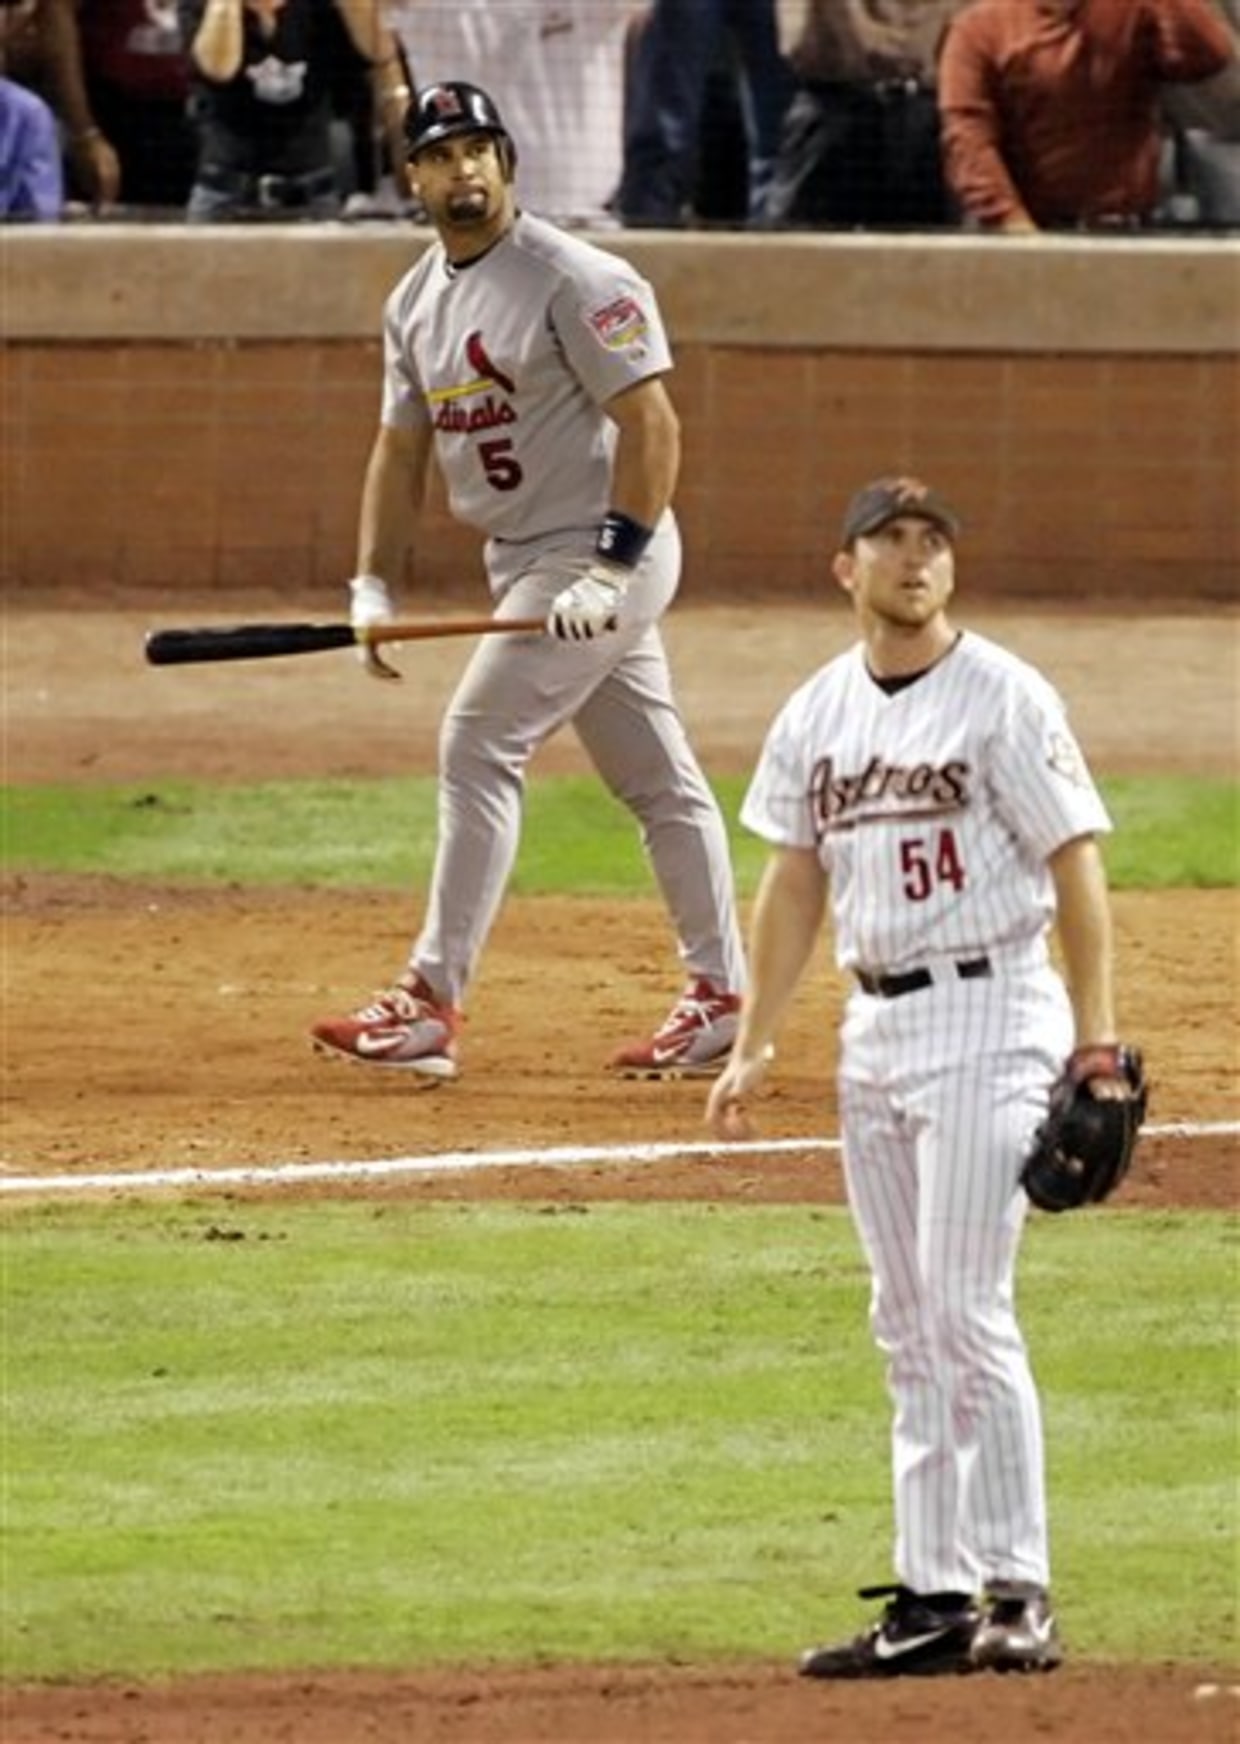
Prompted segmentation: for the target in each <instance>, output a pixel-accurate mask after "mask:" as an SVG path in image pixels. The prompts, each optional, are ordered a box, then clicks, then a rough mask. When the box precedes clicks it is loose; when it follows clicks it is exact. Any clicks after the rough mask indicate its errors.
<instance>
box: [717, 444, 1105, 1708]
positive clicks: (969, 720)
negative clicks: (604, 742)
mask: <svg viewBox="0 0 1240 1744" xmlns="http://www.w3.org/2000/svg"><path fill="white" fill-rule="evenodd" d="M957 532H958V523H957V519H956V516H955V515H954V513H953V512H952V510H951V509H950V508H949V507H948V505H947V504H946V503H945V502H944V501H943V499H942V498H941V497H940V496H939V495H937V494H936V493H935V492H934V491H932V490H929V489H928V488H927V487H926V486H925V485H922V484H920V483H919V482H918V481H917V480H915V479H898V478H892V479H880V480H877V481H875V482H874V483H873V484H871V485H868V486H866V487H865V488H864V489H863V490H861V491H860V492H859V493H858V494H857V495H856V496H855V497H854V499H853V500H852V502H851V504H850V505H849V507H848V510H847V513H846V516H845V520H844V526H843V532H842V537H841V541H840V550H839V552H838V554H837V556H836V558H835V576H836V578H837V580H838V582H839V584H840V586H841V587H842V588H843V589H844V591H845V592H846V593H848V594H849V595H850V596H851V598H852V602H853V606H854V610H855V613H856V616H857V619H858V622H859V626H860V631H861V637H860V641H859V642H858V643H857V644H856V645H855V646H854V647H853V648H852V649H850V650H848V651H847V652H845V653H844V654H842V655H841V656H839V657H838V658H836V659H834V660H832V661H830V662H829V663H828V664H827V665H826V666H824V667H823V668H822V669H821V670H820V671H819V672H817V673H816V674H815V675H814V676H813V677H811V678H810V679H809V681H808V682H807V683H806V684H804V685H803V686H802V687H801V688H800V689H799V690H798V691H797V692H796V693H795V694H794V695H793V696H792V697H791V699H790V700H789V701H788V702H787V703H786V705H785V706H784V707H783V709H782V710H781V711H780V713H779V714H778V716H777V717H776V719H775V721H774V723H773V725H772V726H771V729H770V732H769V735H768V737H767V740H766V743H765V746H764V748H763V751H762V754H761V758H760V761H759V763H758V766H757V769H756V772H755V774H754V777H753V780H752V783H751V785H750V789H749V792H748V794H747V796H746V799H745V803H744V807H743V810H742V814H741V815H742V821H743V822H744V823H745V824H746V826H747V827H748V828H750V829H751V830H753V831H754V832H755V833H756V834H757V835H759V836H761V837H763V838H764V839H765V840H766V841H767V842H768V843H769V844H770V845H771V855H770V859H769V861H768V864H767V867H766V870H765V873H764V875H763V879H762V882H761V886H760V889H759V893H758V896H757V899H756V902H755V910H754V917H753V925H752V934H751V939H750V971H751V988H750V992H749V993H748V994H747V996H746V999H745V1001H744V1005H743V1009H742V1013H741V1021H740V1029H739V1033H738V1037H737V1041H736V1045H735V1048H734V1050H733V1053H732V1057H731V1060H730V1062H729V1064H728V1065H727V1067H726V1068H725V1070H724V1072H723V1074H722V1076H721V1077H719V1079H718V1080H717V1082H716V1083H715V1084H714V1086H713V1087H712V1089H711V1092H710V1097H709V1102H708V1106H707V1114H708V1118H709V1120H710V1122H711V1124H712V1125H713V1127H714V1128H715V1130H716V1131H717V1132H718V1133H719V1134H720V1135H721V1136H724V1137H737V1136H741V1135H743V1134H745V1133H746V1132H748V1131H750V1130H752V1128H751V1125H750V1120H749V1115H748V1113H747V1104H748V1102H749V1100H750V1098H751V1097H752V1095H753V1093H754V1091H755V1090H756V1088H757V1087H758V1084H759V1082H760V1080H761V1077H762V1074H763V1071H764V1068H765V1058H764V1050H765V1049H766V1048H767V1046H768V1045H769V1044H770V1042H771V1041H772V1040H773V1039H774V1036H775V1032H776V1028H777V1026H778V1024H779V1021H780V1019H781V1017H782V1015H783V1013H784V1011H785V1008H786V1007H787V1005H788V1002H789V1000H790V998H791V996H792V994H793V991H794V988H795V986H796V984H797V982H798V980H799V978H800V976H801V973H802V971H803V969H804V968H805V965H806V963H807V961H808V959H809V956H810V953H811V950H812V947H813V944H814V941H815V938H816V936H817V934H818V932H819V929H820V926H821V924H822V921H823V918H824V915H825V912H826V908H827V905H828V901H829V903H830V909H831V915H832V921H833V928H834V940H835V951H836V958H837V961H838V964H839V967H840V968H841V969H842V970H844V971H845V972H846V973H847V975H848V976H849V978H850V980H851V981H852V984H853V990H852V992H851V995H850V997H849V999H848V1003H847V1006H846V1011H845V1017H844V1022H843V1027H842V1034H841V1047H840V1061H839V1096H840V1117H841V1126H842V1132H843V1146H844V1165H845V1175H846V1182H847V1188H848V1195H849V1201H850V1205H851V1207H852V1211H853V1215H854V1219H855V1222H856V1225H857V1229H858V1233H859V1236H860V1239H861V1242H862V1245H863V1248H864V1250H865V1253H866V1257H867V1259H868V1261H869V1265H870V1269H871V1275H872V1298H871V1324H872V1329H873V1333H874V1336H875V1340H876V1342H877V1344H878V1346H879V1348H880V1350H881V1351H882V1352H883V1354H884V1356H885V1357H886V1360H887V1378H888V1385H889V1389H890V1393H891V1397H892V1401H893V1404H894V1429H893V1449H892V1452H893V1461H892V1464H893V1480H894V1493H895V1517H896V1540H895V1557H894V1561H895V1572H896V1584H895V1585H892V1586H880V1587H875V1588H865V1589H863V1592H862V1596H863V1597H867V1598H884V1599H886V1600H887V1603H886V1605H885V1606H884V1608H883V1610H882V1613H881V1616H880V1618H879V1619H878V1620H877V1621H875V1622H873V1623H871V1624H870V1625H869V1626H868V1627H867V1628H866V1629H865V1630H864V1631H863V1632H862V1633H861V1634H860V1635H858V1636H857V1637H856V1638H855V1639H853V1640H851V1641H847V1642H844V1643H842V1644H841V1645H838V1646H829V1647H821V1648H815V1649H812V1650H811V1651H809V1652H808V1653H807V1654H805V1655H804V1657H803V1659H802V1662H801V1670H802V1672H803V1673H804V1674H805V1675H807V1676H811V1677H883V1676H891V1675H900V1674H920V1675H925V1674H927V1673H935V1672H950V1671H960V1670H972V1669H977V1668H981V1667H992V1668H994V1669H997V1670H1047V1669H1050V1668H1051V1667H1053V1666H1054V1665H1056V1664H1058V1663H1059V1660H1060V1658H1061V1648H1060V1645H1059V1640H1058V1633H1057V1628H1056V1624H1055V1620H1054V1617H1053V1614H1052V1611H1051V1605H1050V1598H1049V1592H1048V1587H1049V1579H1050V1570H1049V1559H1048V1550H1047V1521H1046V1506H1045V1497H1044V1481H1043V1449H1042V1427H1041V1419H1040V1412H1039V1404H1038V1396H1037V1392H1036V1390H1035V1386H1034V1381H1033V1378H1032V1375H1031V1372H1030V1367H1029V1361H1028V1357H1027V1354H1026V1350H1025V1345H1024V1342H1023V1339H1022V1337H1021V1333H1020V1329H1019V1327H1018V1325H1017V1321H1016V1315H1015V1309H1014V1303H1013V1277H1014V1269H1015V1262H1016V1253H1017V1246H1018V1242H1019V1238H1020V1234H1021V1229H1022V1225H1023V1223H1024V1220H1025V1215H1026V1211H1027V1205H1028V1202H1027V1200H1026V1197H1025V1194H1024V1193H1023V1191H1022V1190H1021V1189H1020V1186H1019V1176H1020V1169H1021V1164H1022V1161H1023V1158H1024V1155H1025V1153H1026V1151H1027V1150H1028V1148H1029V1144H1030V1141H1031V1139H1032V1135H1033V1133H1034V1130H1035V1128H1036V1126H1037V1124H1038V1121H1039V1119H1040V1118H1041V1117H1042V1116H1043V1115H1044V1114H1045V1112H1046V1106H1047V1097H1048V1091H1049V1088H1050V1085H1051V1083H1052V1081H1053V1080H1054V1078H1055V1076H1056V1073H1057V1072H1058V1071H1059V1069H1060V1068H1061V1066H1062V1065H1063V1063H1064V1060H1065V1057H1066V1056H1067V1055H1068V1054H1069V1052H1070V1051H1071V1050H1072V1049H1073V1048H1074V1046H1079V1047H1086V1046H1093V1045H1094V1044H1097V1045H1098V1048H1099V1054H1098V1062H1099V1064H1098V1080H1097V1082H1096V1083H1095V1088H1096V1092H1097V1093H1098V1094H1100V1095H1108V1094H1115V1095H1120V1094H1124V1093H1126V1092H1125V1090H1124V1089H1123V1088H1122V1087H1121V1086H1120V1085H1119V1083H1118V1081H1115V1082H1112V1081H1111V1078H1110V1072H1109V1065H1108V1061H1109V1059H1110V1057H1111V1053H1112V1052H1113V1050H1112V1049H1111V1048H1110V1044H1113V1043H1114V1042H1115V1040H1116V1036H1115V1023H1114V1014H1113V1010H1112V985H1111V942H1110V920H1109V904H1108V897H1107V889H1106V881H1105V875H1104V872H1103V867H1102V861H1101V856H1100V854H1099V850H1098V847H1097V842H1096V838H1097V836H1098V835H1099V834H1100V833H1102V832H1105V831H1106V830H1107V829H1108V828H1109V827H1110V826H1109V823H1108V820H1107V815H1106V812H1105V810H1104V808H1103V805H1102V802H1101V800H1100V799H1099V796H1098V793H1097V791H1096V789H1095V786H1094V783H1093V781H1092V779H1091V777H1090V775H1089V773H1088V770H1087V768H1086V765H1085V763H1084V760H1083V758H1082V755H1081V752H1080V750H1079V748H1078V746H1077V743H1076V741H1075V739H1074V737H1073V734H1072V732H1071V730H1070V728H1069V725H1068V722H1067V720H1066V718H1065V714H1064V710H1063V707H1062V705H1061V703H1060V701H1059V699H1058V697H1057V696H1056V694H1055V692H1054V691H1053V690H1052V688H1051V686H1050V685H1049V684H1048V683H1047V682H1046V681H1045V680H1044V679H1043V678H1042V677H1041V676H1040V675H1039V674H1038V673H1037V672H1035V671H1034V670H1033V669H1032V668H1031V667H1029V666H1028V665H1026V664H1025V663H1024V662H1023V661H1021V660H1019V659H1017V658H1016V657H1015V656H1013V655H1012V654H1010V653H1007V652H1006V651H1005V650H1003V649H1002V648H1000V647H998V646H996V645H995V644H994V643H993V642H990V641H988V640H986V639H984V638H983V637H981V636H978V635H974V634H972V633H970V632H968V631H965V632H961V631H958V630H957V629H955V628H954V627H953V625H952V623H951V622H950V620H949V618H948V615H947V608H948V602H949V600H950V598H951V595H952V591H953V587H954V558H955V542H956V537H957ZM1056 915H1057V923H1058V935H1059V942H1060V946H1061V949H1062V956H1063V961H1064V966H1065V970H1066V981H1067V985H1066V987H1065V984H1064V981H1063V980H1062V979H1061V978H1060V975H1059V974H1058V973H1057V972H1056V970H1055V969H1054V968H1053V967H1052V965H1051V961H1050V957H1049V954H1048V933H1049V929H1050V927H1051V924H1052V922H1053V920H1055V918H1056ZM1092 1071H1093V1068H1092V1066H1091V1073H1092ZM1092 1082H1095V1081H1094V1079H1093V1078H1092V1077H1091V1083H1092Z"/></svg>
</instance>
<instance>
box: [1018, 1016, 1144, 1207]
mask: <svg viewBox="0 0 1240 1744" xmlns="http://www.w3.org/2000/svg"><path fill="white" fill-rule="evenodd" d="M1093 1078H1114V1079H1117V1080H1118V1081H1119V1082H1120V1083H1122V1084H1125V1085H1127V1088H1128V1094H1127V1095H1126V1096H1124V1097H1121V1098H1106V1099H1103V1098H1102V1097H1098V1096H1095V1095H1094V1093H1093V1091H1092V1090H1091V1089H1090V1080H1091V1079H1093ZM1148 1100H1149V1087H1148V1085H1147V1084H1146V1079H1145V1067H1144V1064H1143V1062H1142V1059H1141V1054H1140V1051H1139V1050H1138V1049H1137V1048H1126V1047H1093V1048H1078V1049H1077V1050H1076V1052H1075V1053H1074V1054H1072V1055H1070V1056H1069V1058H1068V1060H1067V1062H1066V1064H1065V1065H1064V1068H1063V1070H1062V1072H1060V1074H1059V1076H1058V1078H1056V1080H1055V1082H1054V1084H1053V1085H1052V1086H1051V1095H1050V1106H1049V1107H1048V1109H1047V1114H1046V1119H1045V1120H1044V1121H1043V1122H1042V1124H1041V1126H1040V1127H1039V1128H1038V1130H1037V1132H1036V1134H1035V1135H1034V1140H1033V1146H1032V1148H1031V1150H1030V1152H1029V1155H1028V1156H1027V1157H1026V1159H1025V1164H1024V1167H1023V1169H1022V1170H1021V1176H1020V1180H1021V1185H1022V1187H1023V1188H1024V1189H1025V1192H1026V1193H1027V1194H1028V1195H1029V1197H1030V1199H1031V1200H1032V1201H1033V1203H1034V1204H1035V1205H1036V1206H1038V1208H1039V1209H1040V1210H1042V1211H1072V1210H1074V1209H1075V1208H1076V1207H1077V1206H1078V1205H1088V1204H1090V1203H1096V1202H1097V1201H1099V1200H1102V1199H1106V1198H1107V1197H1108V1196H1109V1195H1110V1194H1111V1193H1113V1192H1114V1191H1115V1189H1116V1187H1118V1186H1119V1184H1120V1182H1121V1181H1122V1180H1123V1178H1124V1176H1125V1175H1126V1174H1127V1173H1128V1165H1129V1164H1130V1163H1131V1161H1132V1153H1133V1151H1134V1149H1135V1148H1136V1143H1137V1134H1138V1133H1139V1132H1140V1130H1141V1123H1142V1121H1143V1120H1144V1119H1145V1110H1146V1104H1147V1102H1148Z"/></svg>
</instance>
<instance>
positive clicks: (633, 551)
mask: <svg viewBox="0 0 1240 1744" xmlns="http://www.w3.org/2000/svg"><path fill="white" fill-rule="evenodd" d="M653 538H654V532H653V530H652V529H651V528H650V527H643V526H642V524H641V522H640V521H635V520H634V519H633V517H632V516H631V515H622V514H621V513H620V511H619V510H618V509H608V511H607V513H606V514H605V515H604V516H603V524H602V526H601V527H600V528H599V530H598V538H597V539H596V540H595V541H594V549H595V551H596V552H597V553H598V555H599V556H600V557H605V558H606V559H607V561H608V563H618V564H619V565H620V567H621V568H622V569H636V568H637V565H638V564H639V563H640V562H641V560H642V557H643V555H644V554H645V550H646V547H647V545H649V543H650V541H651V540H652V539H653Z"/></svg>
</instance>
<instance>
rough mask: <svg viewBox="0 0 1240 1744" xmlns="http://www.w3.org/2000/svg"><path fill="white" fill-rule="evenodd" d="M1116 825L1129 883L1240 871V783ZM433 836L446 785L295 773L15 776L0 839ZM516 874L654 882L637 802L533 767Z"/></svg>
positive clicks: (264, 868)
mask: <svg viewBox="0 0 1240 1744" xmlns="http://www.w3.org/2000/svg"><path fill="white" fill-rule="evenodd" d="M1102 785H1103V789H1104V793H1105V796H1106V799H1107V803H1108V805H1109V806H1110V808H1111V810H1112V813H1113V816H1114V820H1115V825H1116V831H1115V835H1114V838H1113V839H1111V840H1109V841H1108V844H1107V862H1108V869H1109V873H1110V877H1111V881H1112V883H1113V884H1114V886H1115V887H1116V888H1117V889H1127V888H1132V887H1133V886H1137V885H1139V886H1141V887H1143V888H1146V889H1170V888H1175V887H1189V886H1218V885H1230V884H1235V883H1236V882H1238V881H1240V830H1238V828H1237V818H1238V813H1237V789H1236V787H1235V785H1234V784H1232V783H1229V782H1224V781H1210V780H1204V779H1201V780H1195V781H1186V780H1179V779H1171V778H1160V777H1140V778H1138V777H1130V778H1122V779H1115V780H1111V781H1106V782H1104V783H1103V784H1102ZM744 788H745V781H744V779H743V778H742V777H739V776H736V777H725V778H723V779H721V780H720V781H718V782H717V783H716V789H717V792H718V794H719V799H720V803H721V804H722V806H723V810H724V815H725V817H726V818H727V819H728V820H729V824H730V828H731V834H732V847H733V856H734V859H735V864H736V871H737V882H738V885H739V888H740V889H741V891H742V893H743V894H748V893H749V892H751V891H752V889H753V888H754V885H755V883H756V880H757V875H758V871H759V870H760V868H761V864H762V861H763V858H764V855H765V849H764V847H763V845H762V844H761V843H760V842H758V841H756V840H755V839H754V838H753V837H752V836H750V835H749V834H748V832H746V831H744V830H742V829H741V828H740V826H739V824H737V823H736V822H735V819H736V817H737V814H738V812H739V810H740V802H741V797H742V795H743V792H744ZM434 836H435V783H434V781H433V780H432V779H431V778H429V777H426V778H421V779H412V778H411V779H409V780H407V781H398V780H386V781H284V782H266V783H260V784H256V785H247V786H232V787H229V786H207V785H203V784H195V783H192V782H165V781H161V782H158V783H155V784H153V785H146V786H115V787H110V786H98V787H94V786H91V787H73V786H69V787H17V788H10V789H8V790H7V792H6V793H5V795H4V807H3V815H2V816H0V848H2V851H3V858H4V860H5V861H6V863H7V864H8V865H10V866H11V867H13V868H15V869H26V868H35V867H39V868H43V869H46V870H56V871H62V872H109V873H112V874H113V875H116V876H120V877H137V876H141V877H146V878H171V879H226V880H230V881H237V882H241V883H250V884H326V885H341V884H355V885H402V886H412V887H414V888H415V889H416V888H420V887H422V886H423V885H424V884H425V882H426V880H427V879H428V877H429V875H430V866H431V857H432V855H433V852H434ZM512 888H513V890H514V891H515V892H518V893H524V894H533V893H554V894H562V893H564V892H566V891H575V892H578V893H580V894H589V895H613V894H615V895H627V894H641V895H646V894H648V893H649V890H650V871H649V867H648V866H647V865H646V862H645V860H644V858H643V856H642V852H641V848H640V846H639V844H638V841H637V835H636V831H635V830H634V827H633V823H632V820H631V819H630V817H629V815H628V813H627V812H626V811H624V809H623V808H622V807H621V806H620V805H619V803H618V802H617V801H615V800H613V799H612V798H611V797H610V795H609V794H608V793H607V792H606V791H605V790H604V789H603V787H602V785H601V783H600V782H598V781H596V780H594V779H593V778H592V777H580V778H560V779H555V780H546V781H538V780H535V781H532V782H531V783H530V787H529V794H528V804H527V808H526V829H525V834H524V839H523V841H522V845H521V854H520V858H519V860H518V863H517V869H516V874H515V877H514V879H513V885H512Z"/></svg>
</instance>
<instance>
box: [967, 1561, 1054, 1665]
mask: <svg viewBox="0 0 1240 1744" xmlns="http://www.w3.org/2000/svg"><path fill="white" fill-rule="evenodd" d="M973 1663H974V1665H975V1666H976V1667H977V1669H978V1670H979V1671H1054V1669H1055V1667H1056V1666H1057V1665H1061V1664H1062V1663H1063V1644H1062V1643H1061V1641H1060V1639H1059V1628H1058V1626H1057V1624H1056V1622H1055V1614H1054V1612H1053V1611H1052V1610H1051V1601H1050V1596H1049V1594H1048V1593H1047V1592H1046V1591H1045V1589H1044V1588H1042V1587H1038V1586H1032V1585H1026V1584H1025V1583H1023V1582H1020V1581H1011V1582H1006V1581H1005V1582H1002V1583H999V1582H996V1583H995V1585H993V1586H991V1587H989V1588H988V1589H987V1591H986V1596H985V1598H984V1599H983V1600H982V1615H981V1621H980V1622H979V1623H978V1625H977V1630H976V1632H975V1634H974V1636H973Z"/></svg>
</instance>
